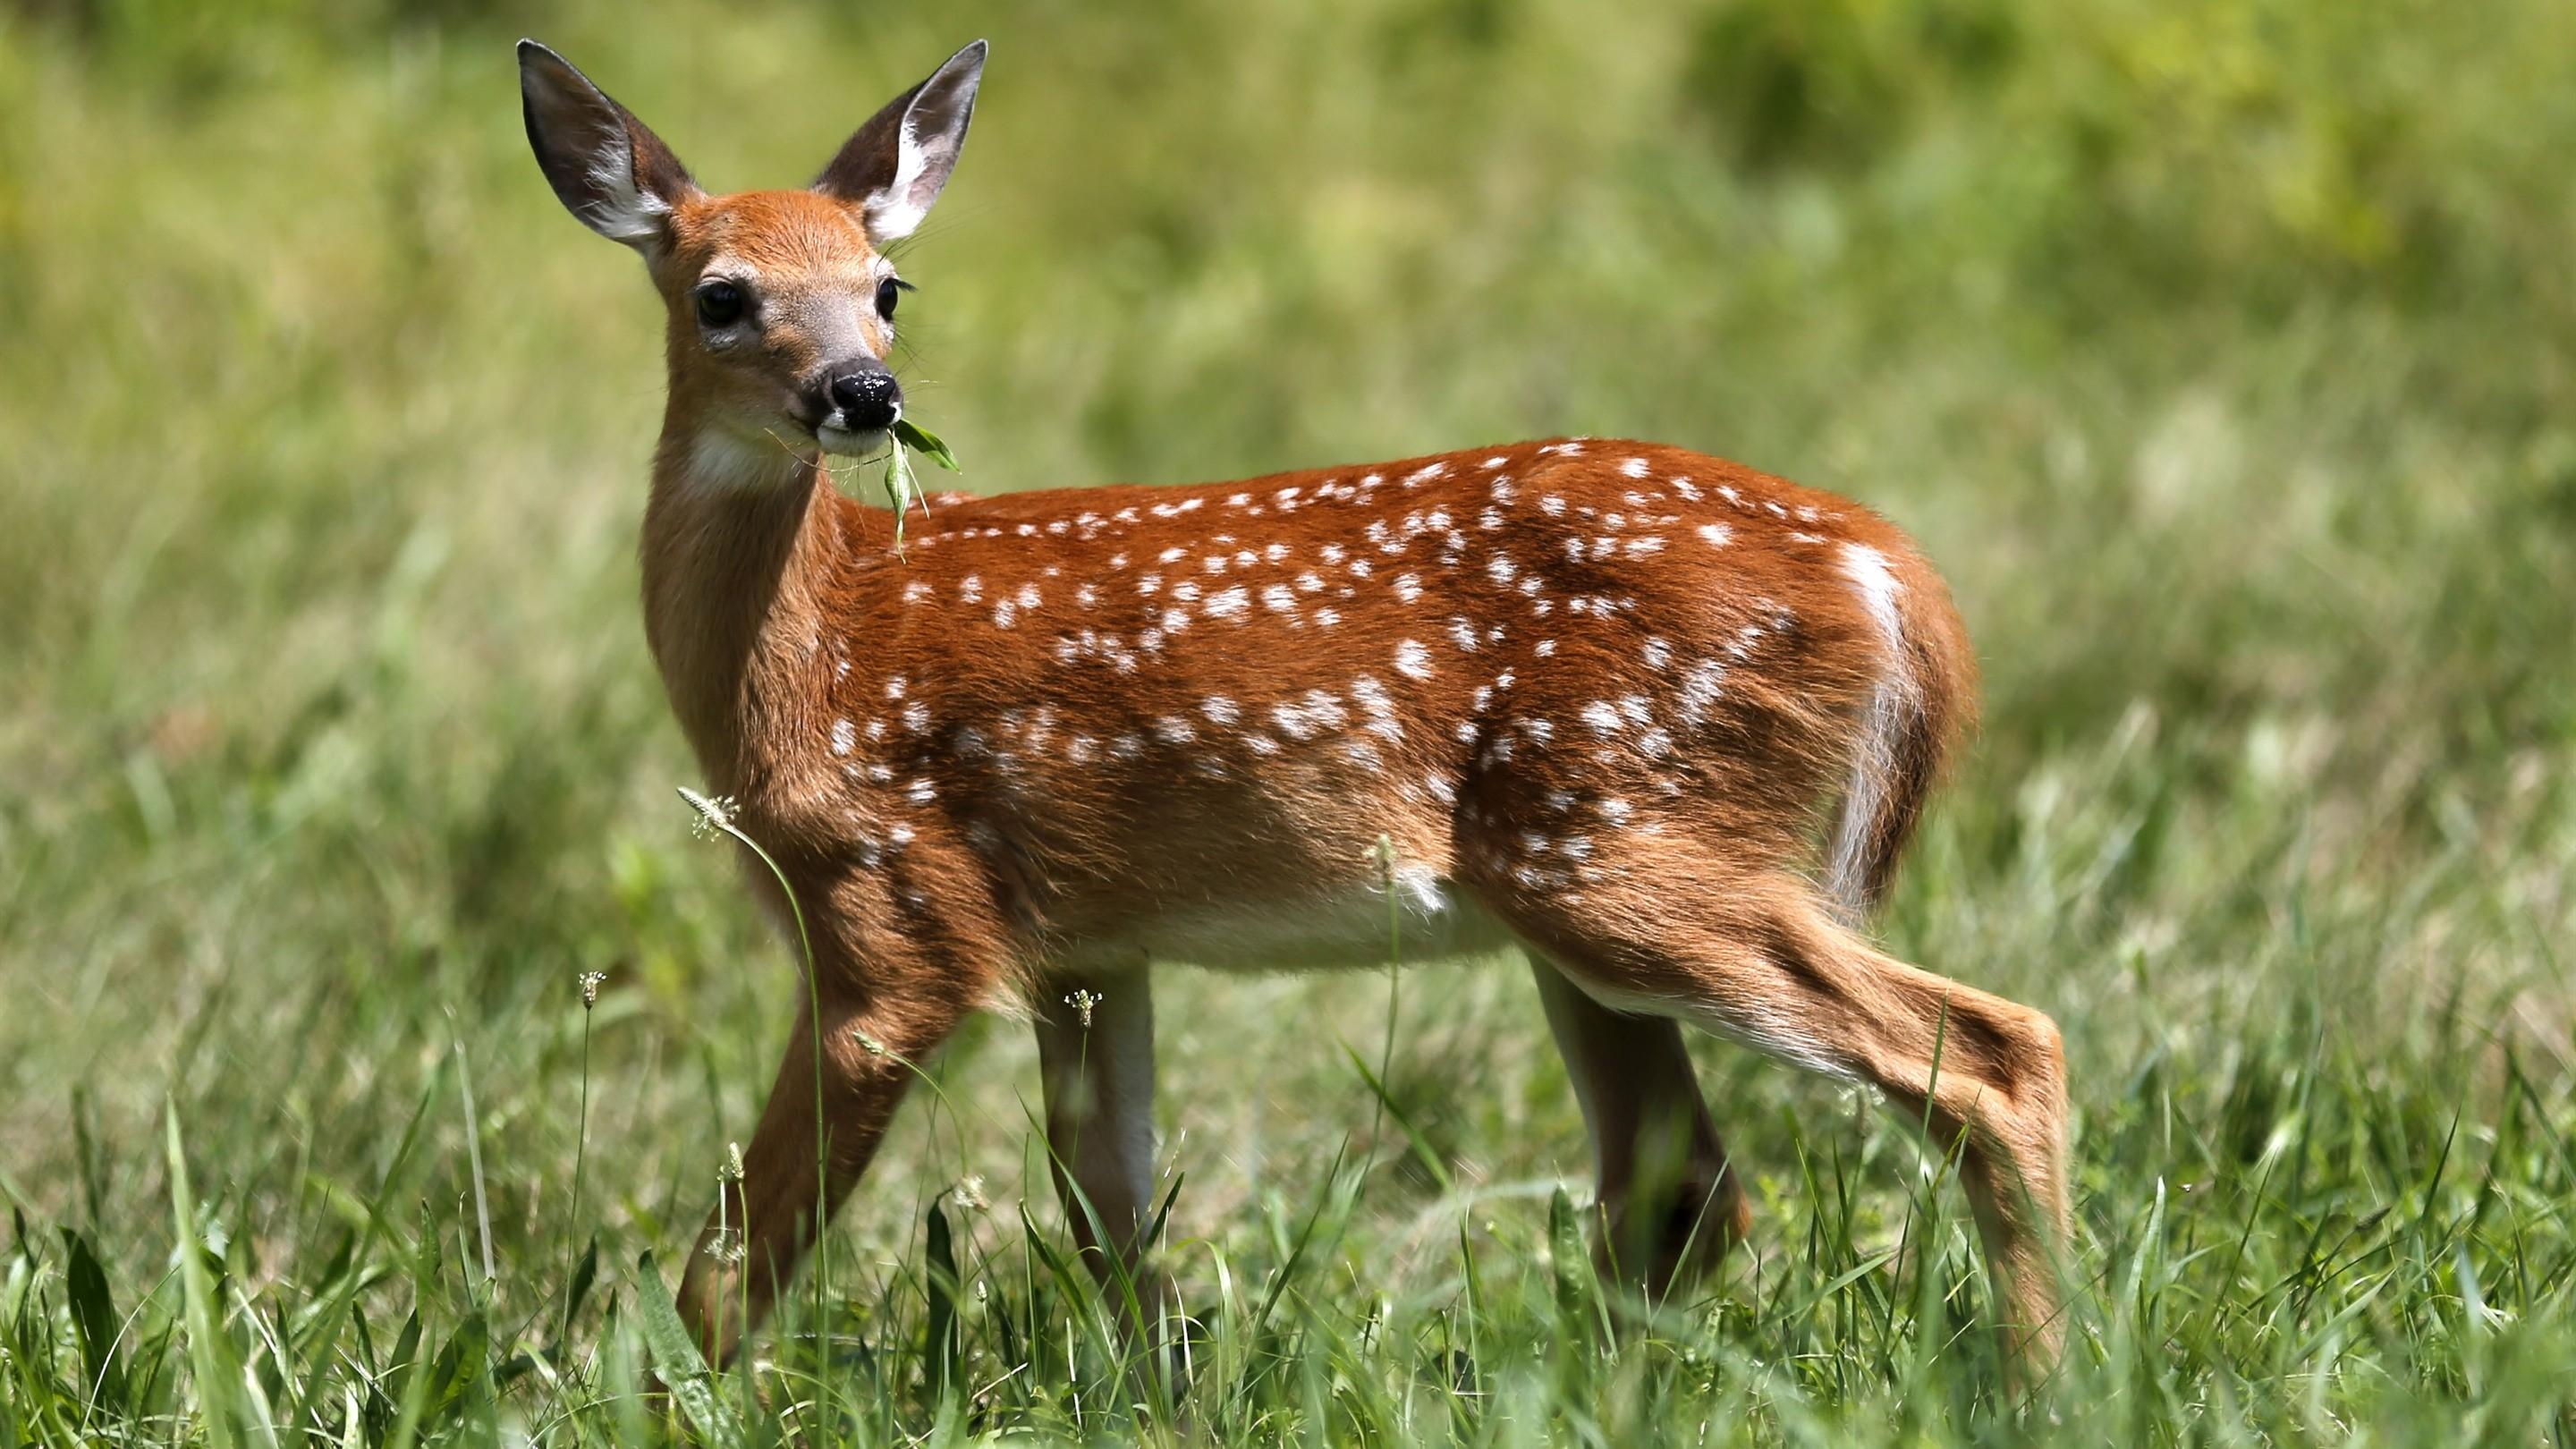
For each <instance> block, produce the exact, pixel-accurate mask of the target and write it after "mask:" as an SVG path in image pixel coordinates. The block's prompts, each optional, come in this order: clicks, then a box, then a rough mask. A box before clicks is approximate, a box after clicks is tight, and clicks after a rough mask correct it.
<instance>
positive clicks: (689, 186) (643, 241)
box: [519, 40, 984, 478]
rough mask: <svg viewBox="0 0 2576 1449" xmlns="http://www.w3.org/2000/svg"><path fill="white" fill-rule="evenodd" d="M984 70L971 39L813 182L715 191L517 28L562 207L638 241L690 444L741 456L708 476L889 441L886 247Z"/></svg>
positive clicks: (526, 94)
mask: <svg viewBox="0 0 2576 1449" xmlns="http://www.w3.org/2000/svg"><path fill="white" fill-rule="evenodd" d="M983 73H984V42H982V41H980V40H979V41H976V42H975V43H974V44H972V45H969V46H967V47H966V48H965V49H963V50H960V51H958V52H957V53H956V54H955V55H952V56H950V57H949V58H948V61H947V63H946V64H944V65H942V66H940V67H939V69H937V70H936V71H933V72H932V73H931V74H930V77H929V79H927V80H924V81H923V82H922V83H921V84H919V85H917V86H914V87H913V88H912V89H910V90H908V91H905V92H904V93H903V94H902V95H899V96H897V97H895V98H894V99H893V100H891V101H889V102H887V103H886V105H885V108H884V109H882V110H880V111H878V112H877V113H876V115H875V116H873V117H871V118H870V119H869V120H868V122H867V124H866V125H863V126H861V127H859V129H858V130H857V132H856V133H854V134H853V135H852V136H851V137H850V139H849V140H848V141H847V142H845V143H843V145H842V147H841V149H840V153H839V154H838V155H835V156H834V157H833V158H832V161H831V164H830V165H828V166H825V167H824V168H823V172H822V174H821V175H820V176H819V177H817V178H815V181H814V184H813V185H812V186H811V187H809V188H807V189H805V190H802V191H746V192H739V193H736V194H733V195H730V196H717V195H710V194H709V193H707V192H706V191H704V190H702V189H700V187H699V186H698V184H697V183H696V182H695V181H694V180H692V179H691V178H690V176H689V172H688V168H687V167H685V166H683V165H681V164H680V158H679V157H678V156H676V155H674V154H672V151H671V148H670V147H668V146H666V145H664V144H662V140H661V138H660V137H658V136H656V135H654V134H653V132H652V131H651V130H650V129H649V128H648V127H646V126H645V124H644V123H643V122H642V121H639V120H637V119H636V118H635V115H634V113H633V112H631V111H629V110H627V109H626V108H625V107H624V106H621V105H619V104H618V103H617V102H615V101H613V100H611V99H609V97H608V94H607V92H605V91H602V90H601V89H600V88H599V87H597V86H595V85H593V84H591V82H590V79H589V77H587V76H584V75H583V74H582V73H581V72H580V71H578V70H576V69H574V68H573V66H572V65H571V63H570V62H568V61H566V60H565V59H564V58H563V57H562V56H559V55H557V54H555V53H554V52H553V51H551V50H548V49H547V48H546V47H544V46H542V45H539V44H538V43H537V42H535V41H533V40H523V41H520V42H519V88H520V93H521V95H522V97H523V98H524V100H525V103H526V112H527V124H528V143H529V144H530V145H531V146H533V147H534V148H535V150H536V153H537V164H538V165H539V166H540V167H542V168H544V170H545V173H546V180H547V181H548V182H550V183H552V184H553V186H554V189H555V195H556V196H558V197H560V198H561V199H562V201H563V204H564V206H565V207H566V208H568V209H569V210H570V211H571V212H572V214H573V215H574V216H576V217H579V218H580V219H581V221H582V222H583V223H584V224H585V225H587V226H588V227H589V228H590V229H591V230H593V231H595V232H598V233H599V234H600V235H602V236H605V237H608V238H610V239H612V240H614V241H620V242H624V243H625V244H626V245H628V246H630V247H633V248H634V249H635V250H636V251H637V252H639V253H640V254H642V256H643V258H644V263H645V266H646V267H647V268H648V269H649V270H650V272H651V274H652V278H653V284H654V286H655V288H656V289H657V290H659V291H660V292H661V294H662V301H663V304H664V306H665V307H667V308H668V309H669V312H670V327H669V353H670V369H671V395H672V407H673V412H674V415H675V416H678V417H684V418H685V419H687V420H688V422H689V424H690V426H691V427H692V428H693V429H694V430H695V436H694V437H692V438H691V439H690V440H689V441H690V443H691V445H692V446H693V447H696V448H698V449H699V450H701V452H702V453H703V452H705V451H707V450H713V451H715V452H716V453H718V454H719V455H728V456H730V457H732V458H735V459H738V460H740V464H741V466H734V467H719V469H718V470H717V471H718V472H719V473H720V474H723V473H731V474H735V475H737V476H742V477H746V478H748V477H756V476H762V475H765V474H768V473H771V472H772V471H774V470H769V469H765V468H760V467H758V466H756V464H757V462H758V460H761V459H763V458H771V459H775V458H778V457H780V456H781V455H782V454H786V455H792V456H794V457H797V458H802V459H810V458H812V457H813V456H814V455H815V454H816V453H818V452H824V453H847V454H869V453H875V452H879V451H881V450H882V449H883V448H885V447H886V446H888V440H887V436H886V434H887V430H888V429H890V428H891V427H893V426H894V422H895V420H896V419H897V418H898V417H900V416H901V415H902V413H903V389H902V387H901V386H900V385H899V384H897V383H896V381H895V379H894V374H893V373H891V372H890V371H888V370H887V368H886V356H887V353H888V351H889V350H890V349H891V348H892V347H893V345H894V328H895V320H894V319H895V309H896V304H897V302H898V301H899V300H900V298H901V296H902V294H903V292H904V291H905V290H906V287H905V284H904V282H903V281H902V279H901V278H899V277H897V276H896V275H895V269H894V266H893V264H892V263H891V262H889V261H888V260H887V259H886V257H885V256H884V253H883V248H884V247H885V246H886V244H887V243H889V242H892V241H894V240H896V239H897V238H899V237H903V236H907V235H910V234H911V232H912V230H913V228H914V227H916V226H919V225H920V224H921V219H922V217H923V216H924V215H925V214H926V213H927V212H928V211H929V210H930V205H931V203H932V202H933V201H935V200H937V199H938V197H939V192H940V189H941V188H942V187H944V186H946V185H947V184H948V176H949V173H950V172H951V171H953V170H955V169H956V166H957V154H958V151H959V148H960V147H962V146H963V145H964V144H965V140H966V125H967V122H968V121H969V120H971V119H972V118H973V116H974V114H975V88H976V85H977V83H978V82H979V81H980V80H981V79H982V77H983ZM709 461H717V460H715V459H710V460H709Z"/></svg>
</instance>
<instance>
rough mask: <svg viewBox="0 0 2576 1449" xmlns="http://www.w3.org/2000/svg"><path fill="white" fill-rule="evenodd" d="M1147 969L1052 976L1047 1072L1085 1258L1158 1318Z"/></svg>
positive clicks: (1060, 1187)
mask: <svg viewBox="0 0 2576 1449" xmlns="http://www.w3.org/2000/svg"><path fill="white" fill-rule="evenodd" d="M1149 983H1150V978H1149V977H1148V976H1147V974H1146V972H1145V971H1144V970H1143V969H1142V968H1141V967H1140V968H1138V969H1135V970H1132V971H1121V972H1116V973H1113V974H1079V975H1064V976H1058V977H1053V978H1051V979H1050V981H1049V984H1048V987H1047V990H1046V993H1045V999H1044V1000H1041V1001H1040V1002H1039V1003H1038V1018H1037V1036H1038V1070H1039V1073H1040V1076H1041V1077H1042V1079H1043V1081H1044V1085H1045V1090H1046V1122H1047V1150H1048V1155H1049V1157H1050V1158H1051V1159H1052V1165H1053V1168H1054V1175H1055V1183H1056V1191H1057V1192H1058V1193H1059V1194H1060V1195H1062V1197H1063V1198H1064V1211H1065V1216H1066V1217H1068V1218H1070V1219H1071V1220H1072V1222H1073V1234H1074V1238H1075V1239H1076V1240H1077V1241H1078V1242H1080V1243H1081V1244H1082V1249H1083V1259H1084V1261H1085V1262H1086V1263H1088V1264H1089V1265H1090V1268H1091V1271H1092V1273H1093V1274H1094V1275H1095V1276H1096V1277H1098V1278H1099V1279H1100V1281H1101V1284H1102V1286H1103V1287H1104V1288H1108V1289H1110V1291H1111V1292H1112V1293H1113V1294H1114V1293H1115V1292H1116V1291H1117V1290H1116V1282H1117V1275H1116V1272H1115V1271H1114V1270H1115V1269H1117V1268H1124V1269H1126V1270H1127V1272H1128V1273H1129V1275H1130V1278H1129V1281H1130V1282H1132V1283H1133V1284H1134V1285H1135V1289H1136V1306H1137V1307H1138V1308H1139V1309H1141V1310H1142V1311H1143V1313H1144V1316H1145V1317H1146V1318H1147V1319H1148V1320H1149V1321H1150V1320H1153V1319H1155V1318H1158V1317H1159V1316H1160V1315H1161V1312H1162V1311H1163V1309H1165V1308H1166V1307H1168V1306H1169V1305H1168V1304H1167V1303H1166V1302H1165V1301H1164V1299H1165V1290H1164V1287H1163V1283H1162V1280H1161V1278H1160V1276H1159V1275H1157V1274H1154V1273H1153V1272H1151V1271H1150V1269H1148V1268H1146V1267H1144V1266H1143V1263H1144V1252H1145V1249H1146V1248H1147V1246H1148V1244H1146V1243H1145V1242H1144V1241H1143V1238H1144V1233H1145V1230H1146V1227H1147V1225H1148V1217H1149V1215H1150V1214H1151V1213H1152V1212H1153V1208H1154V1203H1153V1191H1154V997H1153V991H1152V987H1151V985H1150V984H1149Z"/></svg>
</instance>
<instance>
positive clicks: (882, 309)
mask: <svg viewBox="0 0 2576 1449" xmlns="http://www.w3.org/2000/svg"><path fill="white" fill-rule="evenodd" d="M911 290H912V284H911V283H909V282H905V281H903V280H901V279H900V278H896V277H888V278H886V279H885V280H884V281H882V282H879V283H877V315H878V316H880V317H883V318H884V319H886V320H887V321H888V322H891V321H893V320H894V304H895V303H896V302H898V301H900V300H902V298H903V294H904V293H906V292H909V291H911Z"/></svg>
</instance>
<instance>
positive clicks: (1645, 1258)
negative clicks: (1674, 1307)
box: [1530, 952, 1752, 1299]
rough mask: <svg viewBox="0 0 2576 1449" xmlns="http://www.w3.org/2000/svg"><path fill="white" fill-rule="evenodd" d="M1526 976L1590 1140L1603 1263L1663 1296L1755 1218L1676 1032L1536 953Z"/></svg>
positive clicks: (1608, 1271)
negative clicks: (1595, 995)
mask: <svg viewBox="0 0 2576 1449" xmlns="http://www.w3.org/2000/svg"><path fill="white" fill-rule="evenodd" d="M1530 972H1531V974H1532V975H1533V976H1535V977H1536V978H1537V980H1538V993H1539V1002H1540V1004H1541V1005H1542V1006H1543V1007H1544V1008H1545V1009H1546V1012H1547V1023H1548V1029H1549V1031H1550V1032H1551V1033H1552V1034H1553V1035H1554V1036H1555V1038H1556V1045H1557V1050H1558V1052H1559V1053H1561V1054H1562V1055H1563V1056H1564V1058H1565V1070H1566V1075H1567V1076H1569V1077H1570V1078H1572V1079H1573V1082H1574V1095H1575V1098H1576V1100H1577V1101H1578V1102H1580V1103H1581V1104H1582V1107H1583V1123H1584V1126H1585V1128H1586V1129H1588V1130H1589V1131H1590V1133H1591V1136H1592V1154H1593V1156H1592V1160H1593V1181H1594V1184H1595V1193H1596V1196H1597V1197H1598V1199H1599V1211H1600V1214H1601V1224H1600V1234H1599V1238H1598V1241H1597V1242H1596V1243H1595V1251H1596V1253H1597V1255H1598V1257H1599V1258H1600V1266H1601V1268H1602V1270H1603V1272H1604V1274H1605V1276H1608V1277H1612V1278H1615V1279H1618V1280H1620V1281H1623V1282H1627V1283H1632V1284H1634V1285H1636V1286H1637V1287H1638V1288H1640V1289H1642V1290H1643V1291H1644V1292H1645V1294H1646V1296H1647V1297H1648V1298H1649V1299H1661V1298H1663V1297H1664V1296H1665V1295H1667V1294H1668V1293H1670V1292H1671V1291H1672V1290H1673V1288H1675V1287H1676V1286H1679V1285H1681V1284H1683V1283H1685V1282H1687V1281H1689V1280H1690V1279H1692V1278H1694V1277H1697V1276H1698V1275H1699V1274H1701V1273H1703V1272H1705V1271H1706V1270H1707V1269H1709V1268H1710V1267H1712V1266H1714V1265H1715V1264H1716V1263H1717V1262H1718V1261H1719V1260H1720V1259H1721V1258H1723V1257H1724V1256H1725V1254H1726V1250H1727V1249H1728V1248H1729V1247H1730V1246H1732V1245H1733V1244H1734V1242H1735V1241H1736V1240H1737V1239H1739V1238H1741V1237H1743V1236H1744V1234H1745V1232H1746V1231H1747V1230H1748V1229H1749V1228H1750V1227H1751V1225H1752V1215H1751V1213H1750V1211H1749V1210H1748V1209H1747V1207H1746V1206H1745V1202H1744V1193H1743V1190H1742V1189H1741V1187H1740V1186H1739V1185H1738V1183H1737V1181H1736V1176H1735V1172H1734V1170H1733V1169H1732V1168H1731V1167H1730V1166H1729V1164H1728V1162H1727V1156H1726V1144H1725V1143H1724V1142H1722V1141H1720V1140H1719V1138H1718V1135H1717V1124H1716V1122H1715V1121H1714V1120H1712V1119H1711V1118H1710V1116H1709V1113H1708V1104H1707V1102H1706V1101H1705V1100H1704V1099H1703V1098H1702V1097H1701V1096H1700V1091H1699V1083H1698V1081H1697V1079H1696V1078H1695V1076H1694V1075H1693V1073H1692V1071H1691V1060H1690V1051H1689V1048H1688V1047H1687V1046H1686V1045H1685V1044H1684V1043H1683V1041H1682V1034H1681V1028H1680V1027H1678V1026H1676V1025H1674V1023H1673V1022H1672V1020H1671V1019H1670V1018H1668V1017H1663V1016H1653V1015H1634V1014H1630V1013H1627V1012H1619V1011H1613V1010H1611V1009H1610V1008H1608V1007H1606V1006H1603V1005H1602V1004H1601V1003H1599V1002H1597V1001H1595V1000H1593V999H1592V998H1591V997H1590V996H1588V995H1586V994H1585V993H1584V992H1583V990H1582V988H1580V987H1578V986H1576V985H1575V984H1574V982H1573V981H1572V980H1571V979H1569V978H1568V977H1567V976H1566V975H1565V974H1564V972H1562V971H1560V970H1559V969H1558V968H1557V967H1556V966H1554V965H1553V964H1551V963H1550V962H1549V961H1548V960H1546V959H1545V958H1544V957H1543V956H1541V955H1539V954H1538V953H1536V952H1532V954H1531V957H1530Z"/></svg>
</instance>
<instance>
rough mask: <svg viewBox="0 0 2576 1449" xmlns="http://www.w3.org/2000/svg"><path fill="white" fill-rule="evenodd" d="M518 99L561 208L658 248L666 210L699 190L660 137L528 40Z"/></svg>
mask: <svg viewBox="0 0 2576 1449" xmlns="http://www.w3.org/2000/svg"><path fill="white" fill-rule="evenodd" d="M519 97H520V100H521V101H522V103H523V104H524V108H525V110H526V114H527V122H528V145H529V146H530V147H532V148H534V149H535V151H536V153H537V165H538V166H539V167H541V168H542V169H543V170H544V171H545V173H546V180H547V181H548V182H550V183H551V184H552V185H553V186H554V189H555V195H556V196H557V197H559V198H560V199H561V200H562V201H563V204H564V208H565V209H566V210H568V211H570V212H571V213H572V214H573V215H574V216H577V217H579V218H581V221H582V224H583V225H585V226H587V227H589V228H590V229H591V230H592V231H595V232H597V233H599V234H600V235H601V236H604V237H607V238H609V239H611V240H613V241H622V242H624V243H626V244H627V245H628V246H631V247H633V248H635V249H636V250H637V251H640V252H644V253H646V254H647V255H650V254H651V253H652V252H653V251H654V250H655V249H657V248H659V247H660V246H661V245H662V244H663V243H664V242H665V241H666V240H667V239H668V238H669V236H670V225H669V222H670V215H671V211H672V208H674V207H676V206H678V205H679V204H680V203H681V202H683V201H686V200H688V199H689V198H690V197H693V196H695V195H697V194H698V184H697V183H696V182H694V181H692V180H690V179H689V169H688V168H687V167H685V166H683V165H681V164H680V158H679V157H677V156H674V155H672V154H671V148H670V147H668V146H665V145H663V144H662V138H661V137H659V136H656V135H654V134H653V132H652V131H651V129H649V128H648V127H646V126H645V124H644V123H643V122H642V121H639V120H637V119H635V116H634V113H633V112H631V111H629V110H627V109H626V108H625V107H624V106H621V105H619V104H618V103H617V102H615V101H612V100H610V99H609V98H608V93H607V92H606V91H603V90H601V89H600V88H599V87H597V86H595V85H592V84H591V83H590V77H588V76H586V75H583V74H582V73H581V72H580V71H578V70H575V69H574V68H573V65H572V62H570V61H568V60H565V59H564V58H563V57H562V56H560V55H557V54H555V53H554V52H553V51H551V50H548V49H547V48H545V47H544V46H542V45H539V44H538V43H536V42H535V41H533V40H522V41H520V42H519Z"/></svg>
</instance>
